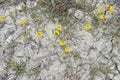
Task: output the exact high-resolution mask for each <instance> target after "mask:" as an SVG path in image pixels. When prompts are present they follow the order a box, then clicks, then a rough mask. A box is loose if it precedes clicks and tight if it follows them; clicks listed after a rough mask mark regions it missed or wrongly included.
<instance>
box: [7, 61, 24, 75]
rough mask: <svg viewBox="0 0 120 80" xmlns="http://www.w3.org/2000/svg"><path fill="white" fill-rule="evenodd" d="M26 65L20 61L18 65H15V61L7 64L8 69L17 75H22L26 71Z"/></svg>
mask: <svg viewBox="0 0 120 80" xmlns="http://www.w3.org/2000/svg"><path fill="white" fill-rule="evenodd" d="M25 66H26V64H25V63H24V62H23V61H21V62H20V63H17V62H15V61H11V62H10V63H9V64H8V68H10V69H12V70H13V71H16V73H17V74H20V73H24V72H25V71H26V67H25Z"/></svg>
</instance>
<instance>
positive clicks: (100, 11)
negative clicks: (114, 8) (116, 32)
mask: <svg viewBox="0 0 120 80" xmlns="http://www.w3.org/2000/svg"><path fill="white" fill-rule="evenodd" d="M98 13H99V14H100V16H99V18H100V19H101V20H105V19H106V16H105V14H104V13H103V10H102V8H98Z"/></svg>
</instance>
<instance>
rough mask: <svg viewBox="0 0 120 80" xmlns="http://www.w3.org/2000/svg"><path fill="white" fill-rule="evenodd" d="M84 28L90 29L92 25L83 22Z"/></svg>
mask: <svg viewBox="0 0 120 80" xmlns="http://www.w3.org/2000/svg"><path fill="white" fill-rule="evenodd" d="M84 28H85V29H86V30H90V29H92V26H91V25H90V24H88V23H87V24H85V26H84Z"/></svg>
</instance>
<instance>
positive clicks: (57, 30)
mask: <svg viewBox="0 0 120 80" xmlns="http://www.w3.org/2000/svg"><path fill="white" fill-rule="evenodd" d="M62 29H63V27H62V26H61V25H57V26H56V28H55V31H54V32H53V34H54V36H55V37H58V36H59V35H60V31H62Z"/></svg>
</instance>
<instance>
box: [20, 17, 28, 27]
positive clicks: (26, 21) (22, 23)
mask: <svg viewBox="0 0 120 80" xmlns="http://www.w3.org/2000/svg"><path fill="white" fill-rule="evenodd" d="M27 23H28V19H27V18H25V19H23V21H22V22H21V23H20V25H21V26H25V25H26V24H27Z"/></svg>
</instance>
